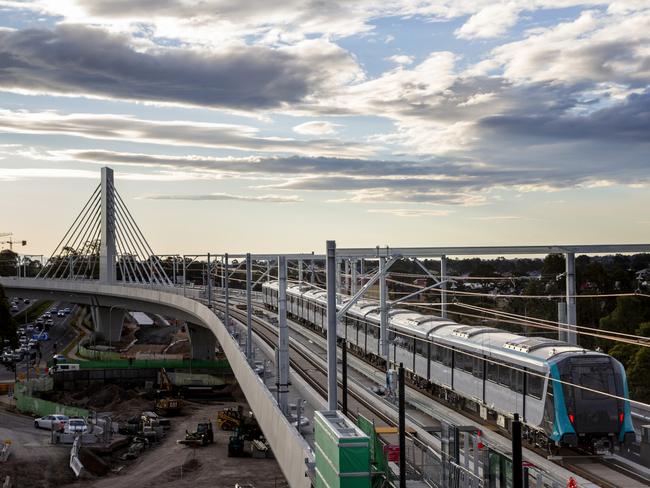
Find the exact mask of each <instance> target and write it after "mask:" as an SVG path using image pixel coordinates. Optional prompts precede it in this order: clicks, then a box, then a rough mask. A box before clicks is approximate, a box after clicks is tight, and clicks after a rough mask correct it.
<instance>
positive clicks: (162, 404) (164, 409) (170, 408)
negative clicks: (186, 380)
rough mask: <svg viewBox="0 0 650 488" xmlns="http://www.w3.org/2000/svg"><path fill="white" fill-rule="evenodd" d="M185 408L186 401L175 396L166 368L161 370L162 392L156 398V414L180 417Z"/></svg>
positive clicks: (159, 391)
mask: <svg viewBox="0 0 650 488" xmlns="http://www.w3.org/2000/svg"><path fill="white" fill-rule="evenodd" d="M184 406H185V400H183V398H182V397H181V396H179V395H174V387H173V385H172V382H171V381H170V379H169V376H167V371H166V370H165V368H160V390H158V392H157V396H156V412H157V413H161V414H163V415H178V414H179V413H180V412H181V410H182V409H183V407H184Z"/></svg>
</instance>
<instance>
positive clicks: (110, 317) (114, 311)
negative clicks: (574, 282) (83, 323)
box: [90, 306, 126, 343]
mask: <svg viewBox="0 0 650 488" xmlns="http://www.w3.org/2000/svg"><path fill="white" fill-rule="evenodd" d="M90 313H91V314H92V317H93V323H94V324H95V334H96V335H97V337H98V338H101V339H104V340H105V341H108V342H109V343H113V342H119V340H120V337H121V335H122V326H123V325H124V315H125V313H126V311H125V310H124V309H123V308H118V307H100V306H93V307H91V308H90Z"/></svg>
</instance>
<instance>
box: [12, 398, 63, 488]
mask: <svg viewBox="0 0 650 488" xmlns="http://www.w3.org/2000/svg"><path fill="white" fill-rule="evenodd" d="M5 439H9V440H11V442H12V447H11V456H10V457H9V460H8V461H7V462H6V463H3V464H0V482H3V481H4V479H5V477H6V476H7V475H9V476H10V477H11V480H12V483H13V486H14V487H16V488H23V487H25V488H55V487H57V488H58V487H59V486H61V485H62V484H64V483H68V482H71V481H73V480H74V479H75V477H74V474H73V473H72V470H71V469H70V468H69V466H68V463H69V458H70V447H69V446H68V447H64V446H53V445H51V444H50V432H49V431H47V430H41V429H35V428H34V420H33V419H31V418H30V417H27V416H25V415H17V414H13V413H9V412H7V411H5V410H3V409H0V441H4V440H5Z"/></svg>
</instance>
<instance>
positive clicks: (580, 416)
mask: <svg viewBox="0 0 650 488" xmlns="http://www.w3.org/2000/svg"><path fill="white" fill-rule="evenodd" d="M559 366H560V376H561V379H562V381H564V382H566V383H571V384H572V385H577V387H576V386H571V385H568V384H566V383H565V384H563V385H562V388H563V390H564V396H565V400H566V407H567V415H568V417H569V421H570V422H571V423H572V424H573V427H574V428H575V430H576V432H577V433H578V434H581V433H603V434H608V433H616V432H618V431H619V422H620V420H619V413H620V412H622V411H623V409H622V401H620V400H618V399H617V398H614V397H611V396H608V395H615V396H622V393H623V379H622V378H621V377H620V374H619V373H618V372H617V371H616V370H615V368H614V365H613V364H612V362H611V360H610V358H607V357H594V356H592V357H589V356H586V357H578V358H576V357H573V358H569V359H567V360H566V361H563V362H562V363H561V364H560V365H559ZM602 393H607V394H608V395H603V394H602Z"/></svg>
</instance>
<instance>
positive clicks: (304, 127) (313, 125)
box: [293, 120, 342, 136]
mask: <svg viewBox="0 0 650 488" xmlns="http://www.w3.org/2000/svg"><path fill="white" fill-rule="evenodd" d="M339 127H342V126H341V125H340V124H333V123H331V122H325V121H322V120H314V121H313V122H305V123H304V124H300V125H296V126H295V127H294V128H293V131H294V132H296V133H297V134H306V135H313V136H321V135H328V134H335V133H336V132H337V129H338V128H339Z"/></svg>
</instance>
